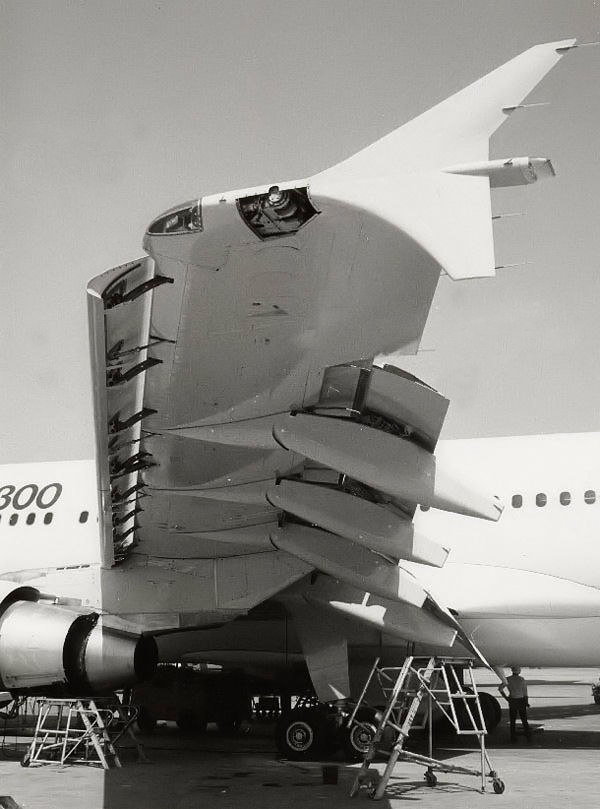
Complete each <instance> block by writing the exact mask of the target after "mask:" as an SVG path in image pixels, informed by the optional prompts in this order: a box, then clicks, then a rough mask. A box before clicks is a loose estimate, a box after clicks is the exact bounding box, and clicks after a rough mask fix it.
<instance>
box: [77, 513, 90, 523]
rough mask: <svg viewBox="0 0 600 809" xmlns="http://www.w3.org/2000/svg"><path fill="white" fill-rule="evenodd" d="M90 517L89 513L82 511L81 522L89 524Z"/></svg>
mask: <svg viewBox="0 0 600 809" xmlns="http://www.w3.org/2000/svg"><path fill="white" fill-rule="evenodd" d="M89 516H90V512H89V511H82V512H81V514H80V515H79V522H87V521H88V517H89Z"/></svg>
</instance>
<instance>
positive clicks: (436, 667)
mask: <svg viewBox="0 0 600 809" xmlns="http://www.w3.org/2000/svg"><path fill="white" fill-rule="evenodd" d="M375 686H378V687H379V690H380V693H381V694H382V695H383V697H384V701H385V707H384V708H383V710H381V711H378V712H377V713H376V717H377V719H376V731H375V734H374V736H373V739H372V741H371V744H370V745H369V749H368V751H367V753H366V755H365V758H364V761H363V764H362V766H361V768H360V769H359V771H358V773H357V776H356V778H355V780H354V784H353V785H352V789H351V790H350V797H354V795H356V794H357V793H358V792H359V790H360V789H361V787H364V788H365V789H366V790H367V791H368V793H369V796H370V797H371V798H373V799H374V800H380V799H381V798H382V797H383V795H384V793H385V790H386V787H387V784H388V781H389V779H390V776H391V775H392V772H393V770H394V767H395V766H396V763H397V762H398V761H409V762H412V763H413V764H423V765H425V767H426V768H427V769H426V770H425V781H426V783H427V784H428V786H430V787H434V786H435V785H436V784H437V777H436V775H435V773H436V771H437V772H448V773H461V774H463V775H473V776H476V777H480V778H481V791H482V792H485V788H486V781H487V780H488V779H489V780H490V781H491V783H492V787H493V790H494V792H496V793H497V794H500V793H502V792H504V782H503V781H502V780H501V779H500V778H499V777H498V774H497V773H496V771H495V770H494V769H492V765H491V763H490V759H489V757H488V754H487V751H486V749H485V735H486V733H487V730H486V727H485V722H484V719H483V714H482V711H481V704H480V702H479V694H478V693H477V686H476V684H475V679H474V673H473V660H472V659H471V658H468V657H430V658H416V657H407V658H406V660H405V661H404V664H403V665H402V666H401V667H399V668H398V667H394V668H392V667H381V666H380V665H379V658H377V660H376V661H375V663H374V664H373V668H372V669H371V673H370V674H369V677H368V678H367V681H366V682H365V685H364V688H363V690H362V693H361V695H360V698H359V700H358V702H357V704H356V706H355V708H354V710H353V712H352V714H351V715H350V718H349V719H348V727H351V726H352V725H353V724H359V725H360V724H361V722H360V720H358V719H357V715H358V712H359V710H360V709H361V708H363V709H364V708H365V707H366V708H371V707H372V706H370V705H369V704H368V703H367V700H366V695H367V692H368V691H369V688H371V687H375ZM423 702H425V705H424V710H420V709H421V708H422V703H423ZM434 706H436V707H437V708H438V709H439V710H440V711H441V713H442V714H443V716H444V717H445V718H446V720H447V721H448V722H449V723H450V725H451V726H452V727H453V728H454V730H455V732H456V733H457V734H458V735H461V736H465V735H471V736H476V737H477V741H478V744H479V749H480V754H481V766H480V769H478V770H475V769H471V768H469V767H459V766H455V765H453V764H447V763H445V762H443V761H440V760H439V759H435V758H434V757H433V732H432V712H433V708H434ZM426 727H427V728H428V730H429V755H428V756H423V755H420V754H418V753H412V752H410V751H408V750H405V749H404V744H405V742H406V739H407V737H408V734H409V733H410V731H411V729H413V728H415V729H421V730H422V729H425V728H426ZM386 731H387V734H386ZM390 732H391V733H393V735H394V736H395V738H396V741H395V742H394V744H393V746H392V748H391V750H390V749H387V750H385V749H383V748H382V742H383V741H384V734H386V735H388V736H389V734H390ZM378 753H385V755H387V756H388V762H387V765H386V767H385V770H384V772H383V774H382V775H381V776H380V775H379V773H378V771H377V770H375V769H374V768H371V767H370V765H371V763H372V762H373V760H374V759H375V756H376V755H377V754H378Z"/></svg>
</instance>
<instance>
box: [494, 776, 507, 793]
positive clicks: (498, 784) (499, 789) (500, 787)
mask: <svg viewBox="0 0 600 809" xmlns="http://www.w3.org/2000/svg"><path fill="white" fill-rule="evenodd" d="M492 786H493V788H494V792H495V793H496V795H502V793H503V792H504V790H505V789H506V787H505V785H504V781H503V780H502V779H501V778H494V780H493V781H492Z"/></svg>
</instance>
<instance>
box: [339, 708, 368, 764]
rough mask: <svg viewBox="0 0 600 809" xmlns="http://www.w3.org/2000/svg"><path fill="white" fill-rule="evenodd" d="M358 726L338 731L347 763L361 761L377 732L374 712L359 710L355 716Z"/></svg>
mask: <svg viewBox="0 0 600 809" xmlns="http://www.w3.org/2000/svg"><path fill="white" fill-rule="evenodd" d="M356 718H357V720H358V721H359V722H360V724H353V725H352V727H351V728H347V727H346V726H345V725H344V726H343V727H342V728H341V729H340V742H341V745H342V749H343V751H344V756H345V758H346V760H347V761H362V759H363V758H364V757H365V755H366V753H367V751H368V749H369V745H370V744H371V740H372V739H373V736H374V735H375V732H376V731H377V723H376V721H375V715H374V711H370V710H369V709H368V708H367V709H360V710H359V711H358V713H357V715H356Z"/></svg>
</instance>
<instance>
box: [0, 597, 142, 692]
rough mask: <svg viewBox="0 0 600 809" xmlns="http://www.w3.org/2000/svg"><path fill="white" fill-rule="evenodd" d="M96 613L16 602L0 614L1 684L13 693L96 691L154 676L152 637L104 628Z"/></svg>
mask: <svg viewBox="0 0 600 809" xmlns="http://www.w3.org/2000/svg"><path fill="white" fill-rule="evenodd" d="M97 620H98V616H97V615H94V614H87V615H86V614H81V613H77V612H74V611H73V610H70V609H66V608H65V607H60V606H56V605H54V604H44V603H40V602H32V601H16V602H14V603H12V604H11V605H10V606H8V607H7V608H6V609H5V610H4V612H3V614H2V615H1V616H0V682H2V683H3V685H4V687H5V688H8V689H10V690H11V691H12V692H14V693H27V692H30V691H32V692H35V693H42V692H44V691H45V690H47V689H49V688H50V689H56V688H58V689H60V690H61V691H62V692H63V693H66V694H69V693H71V694H74V693H78V694H93V693H102V692H105V691H107V690H114V689H117V688H126V687H128V686H130V685H133V683H135V682H137V681H138V680H139V679H140V678H142V677H147V676H149V675H151V673H152V671H153V669H154V667H155V665H156V660H157V653H156V646H155V644H154V641H153V640H151V639H148V640H147V641H141V640H140V637H139V635H138V636H134V635H126V634H125V633H122V632H116V631H114V630H107V629H104V628H103V627H102V626H101V625H99V624H98V623H97Z"/></svg>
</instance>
